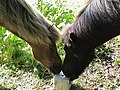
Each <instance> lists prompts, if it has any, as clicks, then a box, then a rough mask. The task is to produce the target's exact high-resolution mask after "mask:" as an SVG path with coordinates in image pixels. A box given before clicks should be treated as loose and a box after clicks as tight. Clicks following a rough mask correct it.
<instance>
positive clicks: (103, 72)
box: [0, 36, 120, 90]
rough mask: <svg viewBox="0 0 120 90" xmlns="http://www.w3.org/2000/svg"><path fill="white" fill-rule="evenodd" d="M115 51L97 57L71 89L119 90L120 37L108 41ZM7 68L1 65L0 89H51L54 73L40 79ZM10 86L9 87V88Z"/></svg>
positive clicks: (108, 44) (27, 73)
mask: <svg viewBox="0 0 120 90" xmlns="http://www.w3.org/2000/svg"><path fill="white" fill-rule="evenodd" d="M106 45H107V46H108V47H110V48H112V51H113V52H110V53H107V54H106V55H104V58H103V59H101V60H100V59H95V60H94V61H93V62H92V63H91V64H90V65H89V67H87V68H86V70H85V72H84V73H83V74H82V75H80V77H79V78H78V79H76V80H74V81H73V84H74V85H73V86H72V88H71V90H119V89H120V69H119V68H120V61H119V60H118V58H119V59H120V37H119V36H118V37H116V38H114V39H112V40H110V41H108V42H107V43H106ZM21 72H22V71H16V72H12V71H11V70H5V69H3V68H2V67H0V85H1V86H0V87H1V89H0V90H51V89H52V85H53V83H52V75H51V73H50V72H47V73H48V74H44V73H45V72H43V78H42V79H40V78H39V77H38V76H37V75H34V74H32V73H29V72H23V73H21ZM5 88H6V89H5ZM7 88H8V89H7Z"/></svg>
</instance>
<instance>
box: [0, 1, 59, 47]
mask: <svg viewBox="0 0 120 90" xmlns="http://www.w3.org/2000/svg"><path fill="white" fill-rule="evenodd" d="M0 14H1V15H0V25H2V26H4V27H6V28H7V29H8V30H9V31H11V32H13V33H14V34H16V35H17V36H19V37H21V38H22V39H24V40H26V41H27V42H30V43H34V44H37V43H40V44H44V45H49V44H51V43H52V42H56V41H57V40H58V38H59V32H58V31H57V29H56V28H55V27H54V26H53V27H51V28H52V30H49V28H48V27H50V25H52V24H51V23H50V22H49V21H48V20H47V19H46V18H45V17H44V16H43V15H42V14H41V13H40V12H39V11H38V10H37V9H36V8H34V7H33V6H32V5H31V3H30V2H28V0H1V1H0Z"/></svg>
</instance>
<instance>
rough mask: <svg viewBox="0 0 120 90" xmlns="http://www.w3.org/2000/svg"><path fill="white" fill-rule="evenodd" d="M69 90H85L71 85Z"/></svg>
mask: <svg viewBox="0 0 120 90" xmlns="http://www.w3.org/2000/svg"><path fill="white" fill-rule="evenodd" d="M70 90H85V89H84V88H83V87H81V86H78V85H75V84H72V86H71V88H70Z"/></svg>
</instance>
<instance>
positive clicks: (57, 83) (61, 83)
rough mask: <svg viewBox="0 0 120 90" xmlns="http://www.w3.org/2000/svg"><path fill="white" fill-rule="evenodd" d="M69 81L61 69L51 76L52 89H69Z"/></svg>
mask: <svg viewBox="0 0 120 90" xmlns="http://www.w3.org/2000/svg"><path fill="white" fill-rule="evenodd" d="M70 87H71V83H70V80H69V78H67V77H66V76H65V75H64V74H63V72H62V71H61V72H60V73H59V74H57V75H55V76H54V77H53V90H70Z"/></svg>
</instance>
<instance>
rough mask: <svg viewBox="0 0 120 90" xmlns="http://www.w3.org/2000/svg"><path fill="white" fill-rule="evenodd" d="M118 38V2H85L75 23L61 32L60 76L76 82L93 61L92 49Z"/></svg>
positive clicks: (93, 0)
mask: <svg viewBox="0 0 120 90" xmlns="http://www.w3.org/2000/svg"><path fill="white" fill-rule="evenodd" d="M118 35H120V0H89V1H88V3H87V4H86V6H85V7H84V9H83V10H82V11H81V12H80V13H79V14H78V16H77V17H76V19H75V21H74V22H73V23H72V24H71V25H69V26H67V27H66V28H64V29H63V36H62V39H63V42H64V44H65V46H64V50H65V53H66V56H65V59H64V63H63V68H62V69H63V73H64V74H65V75H66V76H67V77H68V78H70V80H71V81H73V80H74V79H77V78H78V76H79V75H80V74H82V72H84V70H85V68H86V67H88V65H89V64H90V62H91V61H92V60H93V58H94V52H95V51H94V49H95V48H96V47H97V46H99V45H101V44H103V43H105V42H106V41H108V40H110V39H112V38H114V37H116V36H118Z"/></svg>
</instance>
